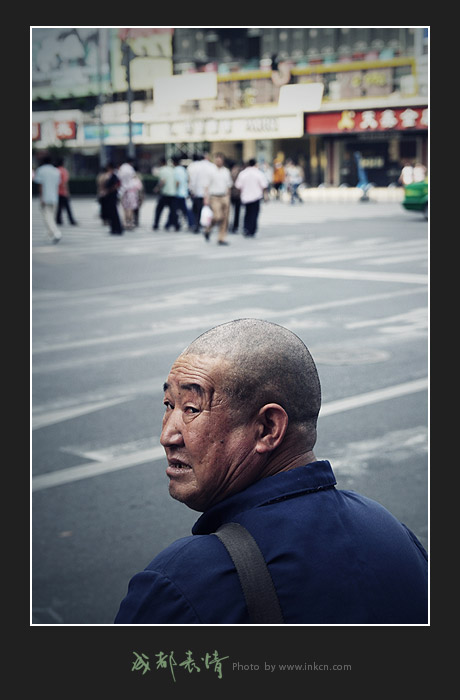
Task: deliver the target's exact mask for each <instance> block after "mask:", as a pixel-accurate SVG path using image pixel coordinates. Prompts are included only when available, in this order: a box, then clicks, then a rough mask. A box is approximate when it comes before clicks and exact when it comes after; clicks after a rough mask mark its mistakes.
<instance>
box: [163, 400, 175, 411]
mask: <svg viewBox="0 0 460 700" xmlns="http://www.w3.org/2000/svg"><path fill="white" fill-rule="evenodd" d="M163 404H164V407H165V408H166V410H168V409H170V410H172V409H173V408H174V406H173V405H172V403H171V402H170V401H168V400H167V399H165V401H163Z"/></svg>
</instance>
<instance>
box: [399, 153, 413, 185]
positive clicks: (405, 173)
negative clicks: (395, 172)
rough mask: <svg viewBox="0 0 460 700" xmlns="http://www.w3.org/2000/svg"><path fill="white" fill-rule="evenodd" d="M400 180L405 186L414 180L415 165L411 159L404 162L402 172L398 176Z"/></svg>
mask: <svg viewBox="0 0 460 700" xmlns="http://www.w3.org/2000/svg"><path fill="white" fill-rule="evenodd" d="M398 182H399V183H400V184H401V185H402V186H403V187H405V186H406V185H411V184H412V183H413V182H414V167H413V165H412V163H411V162H410V161H409V160H406V161H405V162H404V165H403V167H402V169H401V174H400V176H399V178H398Z"/></svg>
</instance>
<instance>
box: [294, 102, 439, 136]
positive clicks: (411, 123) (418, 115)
mask: <svg viewBox="0 0 460 700" xmlns="http://www.w3.org/2000/svg"><path fill="white" fill-rule="evenodd" d="M411 129H423V130H426V129H428V108H426V107H405V108H403V109H365V110H353V109H349V110H344V111H343V112H320V113H317V114H307V115H305V131H306V132H307V133H308V134H344V133H363V132H372V131H408V130H411Z"/></svg>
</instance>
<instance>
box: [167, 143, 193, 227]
mask: <svg viewBox="0 0 460 700" xmlns="http://www.w3.org/2000/svg"><path fill="white" fill-rule="evenodd" d="M172 163H173V167H174V176H175V178H176V217H177V216H178V213H179V212H181V213H182V215H183V217H184V219H185V221H186V222H187V225H188V229H189V231H192V229H193V227H194V218H193V214H192V212H191V210H190V209H189V207H188V204H187V197H188V195H189V191H188V175H187V171H186V169H185V168H184V166H183V165H181V159H180V157H179V156H174V157H173V158H172ZM169 223H170V221H169V220H168V224H169ZM177 225H178V227H180V223H179V219H178V218H177Z"/></svg>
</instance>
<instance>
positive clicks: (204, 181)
mask: <svg viewBox="0 0 460 700" xmlns="http://www.w3.org/2000/svg"><path fill="white" fill-rule="evenodd" d="M196 158H197V160H195V159H194V160H193V162H192V163H190V165H189V166H188V177H189V182H188V187H189V191H190V196H191V197H192V202H193V204H192V211H193V218H194V219H195V226H194V233H199V231H200V216H201V210H202V208H203V204H204V195H205V188H206V187H207V185H208V184H209V178H210V176H211V173H212V172H213V170H214V167H215V166H214V163H211V161H210V156H209V153H208V152H205V153H204V154H203V155H202V156H196Z"/></svg>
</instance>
